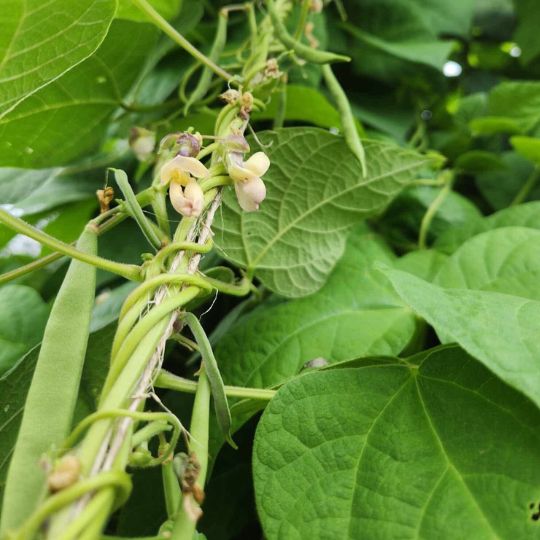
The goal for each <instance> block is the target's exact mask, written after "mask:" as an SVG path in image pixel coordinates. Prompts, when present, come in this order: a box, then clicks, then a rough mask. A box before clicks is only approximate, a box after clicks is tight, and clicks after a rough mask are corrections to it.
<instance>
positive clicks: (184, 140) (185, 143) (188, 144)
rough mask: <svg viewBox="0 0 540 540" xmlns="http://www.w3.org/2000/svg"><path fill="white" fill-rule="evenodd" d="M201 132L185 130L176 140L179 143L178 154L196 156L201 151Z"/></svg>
mask: <svg viewBox="0 0 540 540" xmlns="http://www.w3.org/2000/svg"><path fill="white" fill-rule="evenodd" d="M197 135H199V134H195V135H193V134H192V133H187V132H184V133H182V134H181V135H180V137H178V140H177V141H176V142H177V144H178V152H177V154H176V155H177V156H184V157H195V156H196V155H197V154H198V153H199V152H200V151H201V142H202V140H201V136H200V135H199V136H197Z"/></svg>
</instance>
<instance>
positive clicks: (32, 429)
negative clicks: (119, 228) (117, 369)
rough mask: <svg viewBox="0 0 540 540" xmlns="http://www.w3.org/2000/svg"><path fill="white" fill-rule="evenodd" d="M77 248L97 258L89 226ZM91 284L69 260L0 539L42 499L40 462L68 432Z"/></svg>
mask: <svg viewBox="0 0 540 540" xmlns="http://www.w3.org/2000/svg"><path fill="white" fill-rule="evenodd" d="M77 248H78V249H79V250H80V251H83V252H85V253H90V254H96V252H97V231H96V228H95V227H94V226H92V225H88V226H87V227H86V229H85V230H84V231H83V233H82V234H81V236H80V238H79V240H78V242H77ZM95 283H96V269H95V267H94V266H91V265H89V264H87V263H84V262H80V261H78V260H73V261H72V262H71V264H70V266H69V269H68V271H67V274H66V277H65V278H64V281H63V283H62V286H61V287H60V290H59V292H58V296H57V297H56V300H55V301H54V304H53V307H52V310H51V314H50V316H49V320H48V322H47V326H46V328H45V334H44V336H43V341H42V345H41V350H40V352H39V357H38V361H37V364H36V368H35V371H34V375H33V378H32V383H31V385H30V389H29V391H28V395H27V397H26V403H25V407H24V413H23V417H22V422H21V427H20V429H19V435H18V437H17V442H16V443H15V449H14V453H13V458H12V460H11V463H10V466H9V470H8V474H7V482H6V487H5V492H4V500H3V507H2V519H1V522H0V536H2V535H3V534H6V533H7V532H8V531H10V530H13V529H16V528H18V527H20V526H21V525H22V523H23V522H24V521H25V520H26V519H27V518H28V517H29V516H30V515H31V514H32V512H33V511H34V510H35V508H36V506H37V504H38V502H39V501H40V499H41V498H42V497H43V496H44V495H45V491H46V486H45V484H46V476H45V474H44V471H43V469H42V467H40V464H39V461H40V459H41V458H42V457H43V455H44V454H45V453H46V452H48V451H49V450H51V448H53V446H54V445H59V444H60V443H61V442H62V441H63V440H64V439H65V437H66V436H67V434H68V433H69V430H70V428H71V423H72V420H73V412H74V409H75V404H76V401H77V395H78V392H79V383H80V378H81V372H82V368H83V364H84V357H85V353H86V346H87V342H88V333H89V327H90V317H91V314H92V307H93V305H94V293H95Z"/></svg>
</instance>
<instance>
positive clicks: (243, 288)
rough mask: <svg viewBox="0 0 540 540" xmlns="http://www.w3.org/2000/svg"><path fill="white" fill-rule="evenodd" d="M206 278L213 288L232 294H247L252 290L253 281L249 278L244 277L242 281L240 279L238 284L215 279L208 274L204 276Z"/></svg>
mask: <svg viewBox="0 0 540 540" xmlns="http://www.w3.org/2000/svg"><path fill="white" fill-rule="evenodd" d="M204 279H205V281H206V282H207V283H208V285H211V286H212V288H214V289H216V290H218V291H219V292H222V293H224V294H229V295H231V296H246V295H247V294H249V292H250V291H251V286H252V283H251V281H250V280H249V279H247V278H244V279H242V281H240V283H238V284H236V283H227V282H226V281H220V280H219V279H214V278H211V277H208V276H204Z"/></svg>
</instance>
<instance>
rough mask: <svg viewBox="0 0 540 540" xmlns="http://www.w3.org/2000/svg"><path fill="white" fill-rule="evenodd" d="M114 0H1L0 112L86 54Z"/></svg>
mask: <svg viewBox="0 0 540 540" xmlns="http://www.w3.org/2000/svg"><path fill="white" fill-rule="evenodd" d="M115 9H116V1H115V0H77V2H73V1H72V0H51V1H49V2H46V3H44V2H42V1H41V0H26V1H24V2H21V1H20V0H6V1H5V2H3V4H2V34H1V35H0V117H1V116H3V115H4V114H6V113H7V112H9V111H10V110H11V109H13V108H14V107H15V106H16V105H17V104H18V103H20V102H21V101H22V100H24V99H25V98H27V97H28V96H30V95H32V94H33V93H35V92H37V91H38V90H40V89H41V88H43V87H44V86H46V85H47V84H49V83H50V82H51V81H54V80H55V79H57V78H58V77H60V76H61V75H62V74H64V73H65V72H67V71H69V70H70V69H72V68H73V67H74V66H76V65H77V64H79V63H80V62H82V61H83V60H84V59H86V58H88V57H89V56H90V55H91V54H92V53H93V52H94V51H95V50H96V49H97V48H98V47H99V45H100V44H101V42H102V41H103V39H104V38H105V36H106V34H107V31H108V29H109V25H110V24H111V21H112V18H113V16H114V12H115Z"/></svg>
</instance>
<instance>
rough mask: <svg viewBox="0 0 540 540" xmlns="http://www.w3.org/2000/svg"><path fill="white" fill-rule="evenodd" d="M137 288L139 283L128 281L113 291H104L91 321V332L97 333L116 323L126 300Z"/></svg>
mask: <svg viewBox="0 0 540 540" xmlns="http://www.w3.org/2000/svg"><path fill="white" fill-rule="evenodd" d="M136 287H137V283H132V282H130V281H128V282H126V283H122V285H120V286H118V287H116V288H114V289H112V290H105V291H102V292H101V293H100V294H99V295H98V296H97V297H96V305H95V306H94V311H93V312H92V320H91V321H90V332H97V331H98V330H101V329H102V328H105V326H107V325H109V324H111V323H112V322H114V321H116V320H117V319H118V315H120V309H121V308H122V304H123V303H124V300H125V299H126V298H127V296H128V294H129V293H130V292H132V291H133V289H135V288H136Z"/></svg>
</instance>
